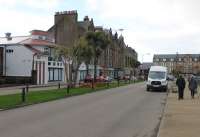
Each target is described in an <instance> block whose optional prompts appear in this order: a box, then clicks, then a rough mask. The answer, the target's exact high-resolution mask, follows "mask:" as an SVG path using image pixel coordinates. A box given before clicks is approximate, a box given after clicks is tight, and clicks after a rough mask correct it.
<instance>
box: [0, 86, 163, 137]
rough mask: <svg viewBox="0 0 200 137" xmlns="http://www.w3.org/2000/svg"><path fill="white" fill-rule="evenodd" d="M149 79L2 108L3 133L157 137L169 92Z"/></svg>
mask: <svg viewBox="0 0 200 137" xmlns="http://www.w3.org/2000/svg"><path fill="white" fill-rule="evenodd" d="M145 89H146V88H145V83H137V84H131V85H128V86H122V87H118V88H113V89H108V90H104V91H99V92H93V93H90V94H85V95H81V96H75V97H70V98H65V99H61V100H56V101H51V102H46V103H41V104H37V105H32V106H27V107H22V108H18V109H13V110H7V111H1V112H0V136H1V137H156V136H157V130H158V127H159V123H160V118H161V116H162V113H163V110H164V104H163V103H164V102H165V100H166V93H160V92H146V90H145Z"/></svg>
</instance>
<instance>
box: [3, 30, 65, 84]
mask: <svg viewBox="0 0 200 137" xmlns="http://www.w3.org/2000/svg"><path fill="white" fill-rule="evenodd" d="M54 48H55V45H54V43H53V39H51V37H49V35H48V32H46V31H41V30H33V31H31V34H30V35H29V36H15V37H12V36H11V34H10V33H9V34H7V35H6V37H1V38H0V49H1V50H0V52H1V53H0V55H1V57H0V60H1V62H0V63H1V64H0V66H1V69H0V70H1V71H0V72H1V73H0V78H1V79H6V80H7V79H11V80H16V82H17V80H18V79H20V80H24V79H28V82H29V83H32V84H38V85H42V84H48V83H51V82H57V81H64V77H65V76H64V65H63V63H62V62H61V61H57V60H55V53H54ZM20 84H24V83H20Z"/></svg>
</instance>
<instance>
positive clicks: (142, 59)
mask: <svg viewBox="0 0 200 137" xmlns="http://www.w3.org/2000/svg"><path fill="white" fill-rule="evenodd" d="M145 55H151V54H150V53H145V54H142V63H143V58H144V56H145Z"/></svg>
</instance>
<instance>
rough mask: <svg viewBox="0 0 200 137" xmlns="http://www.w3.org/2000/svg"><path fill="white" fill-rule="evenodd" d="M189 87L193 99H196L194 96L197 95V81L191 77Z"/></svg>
mask: <svg viewBox="0 0 200 137" xmlns="http://www.w3.org/2000/svg"><path fill="white" fill-rule="evenodd" d="M188 87H189V89H190V91H191V98H192V99H194V94H195V91H196V90H197V81H196V80H195V79H194V77H193V76H192V77H191V79H190V81H189V85H188Z"/></svg>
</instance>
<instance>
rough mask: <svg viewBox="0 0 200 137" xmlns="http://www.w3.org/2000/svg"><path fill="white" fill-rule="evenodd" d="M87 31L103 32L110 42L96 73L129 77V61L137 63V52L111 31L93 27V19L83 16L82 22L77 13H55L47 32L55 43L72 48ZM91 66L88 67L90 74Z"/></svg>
mask: <svg viewBox="0 0 200 137" xmlns="http://www.w3.org/2000/svg"><path fill="white" fill-rule="evenodd" d="M89 31H93V32H95V31H103V32H105V33H106V34H107V35H108V36H109V37H110V39H111V40H112V44H113V45H112V46H111V45H109V46H108V47H107V49H106V50H104V52H103V54H102V55H101V57H100V59H99V60H98V67H97V68H98V70H97V73H98V74H100V72H104V73H106V74H108V75H109V76H111V77H113V78H114V77H115V78H116V77H117V76H118V75H119V73H120V74H121V75H126V74H127V75H129V74H130V73H132V71H133V67H132V66H131V61H132V60H136V61H137V52H136V51H135V50H134V49H132V48H131V47H128V46H127V45H126V44H125V42H124V38H123V36H122V35H121V36H118V34H117V33H115V34H113V32H112V29H104V28H103V27H99V26H95V25H94V22H93V19H89V17H88V16H85V17H84V19H83V21H78V13H77V11H64V12H56V13H55V16H54V25H53V26H52V27H51V28H50V29H49V30H48V32H49V33H50V34H51V36H52V37H54V39H55V43H56V44H58V45H64V46H69V47H71V46H73V45H74V43H75V42H76V41H77V40H78V39H79V38H80V37H81V36H83V35H84V34H85V33H87V32H89ZM92 69H93V66H92V65H90V71H91V73H92V71H93V70H92ZM85 74H86V73H85V70H84V69H83V70H81V72H80V77H81V79H82V78H84V76H85Z"/></svg>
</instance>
